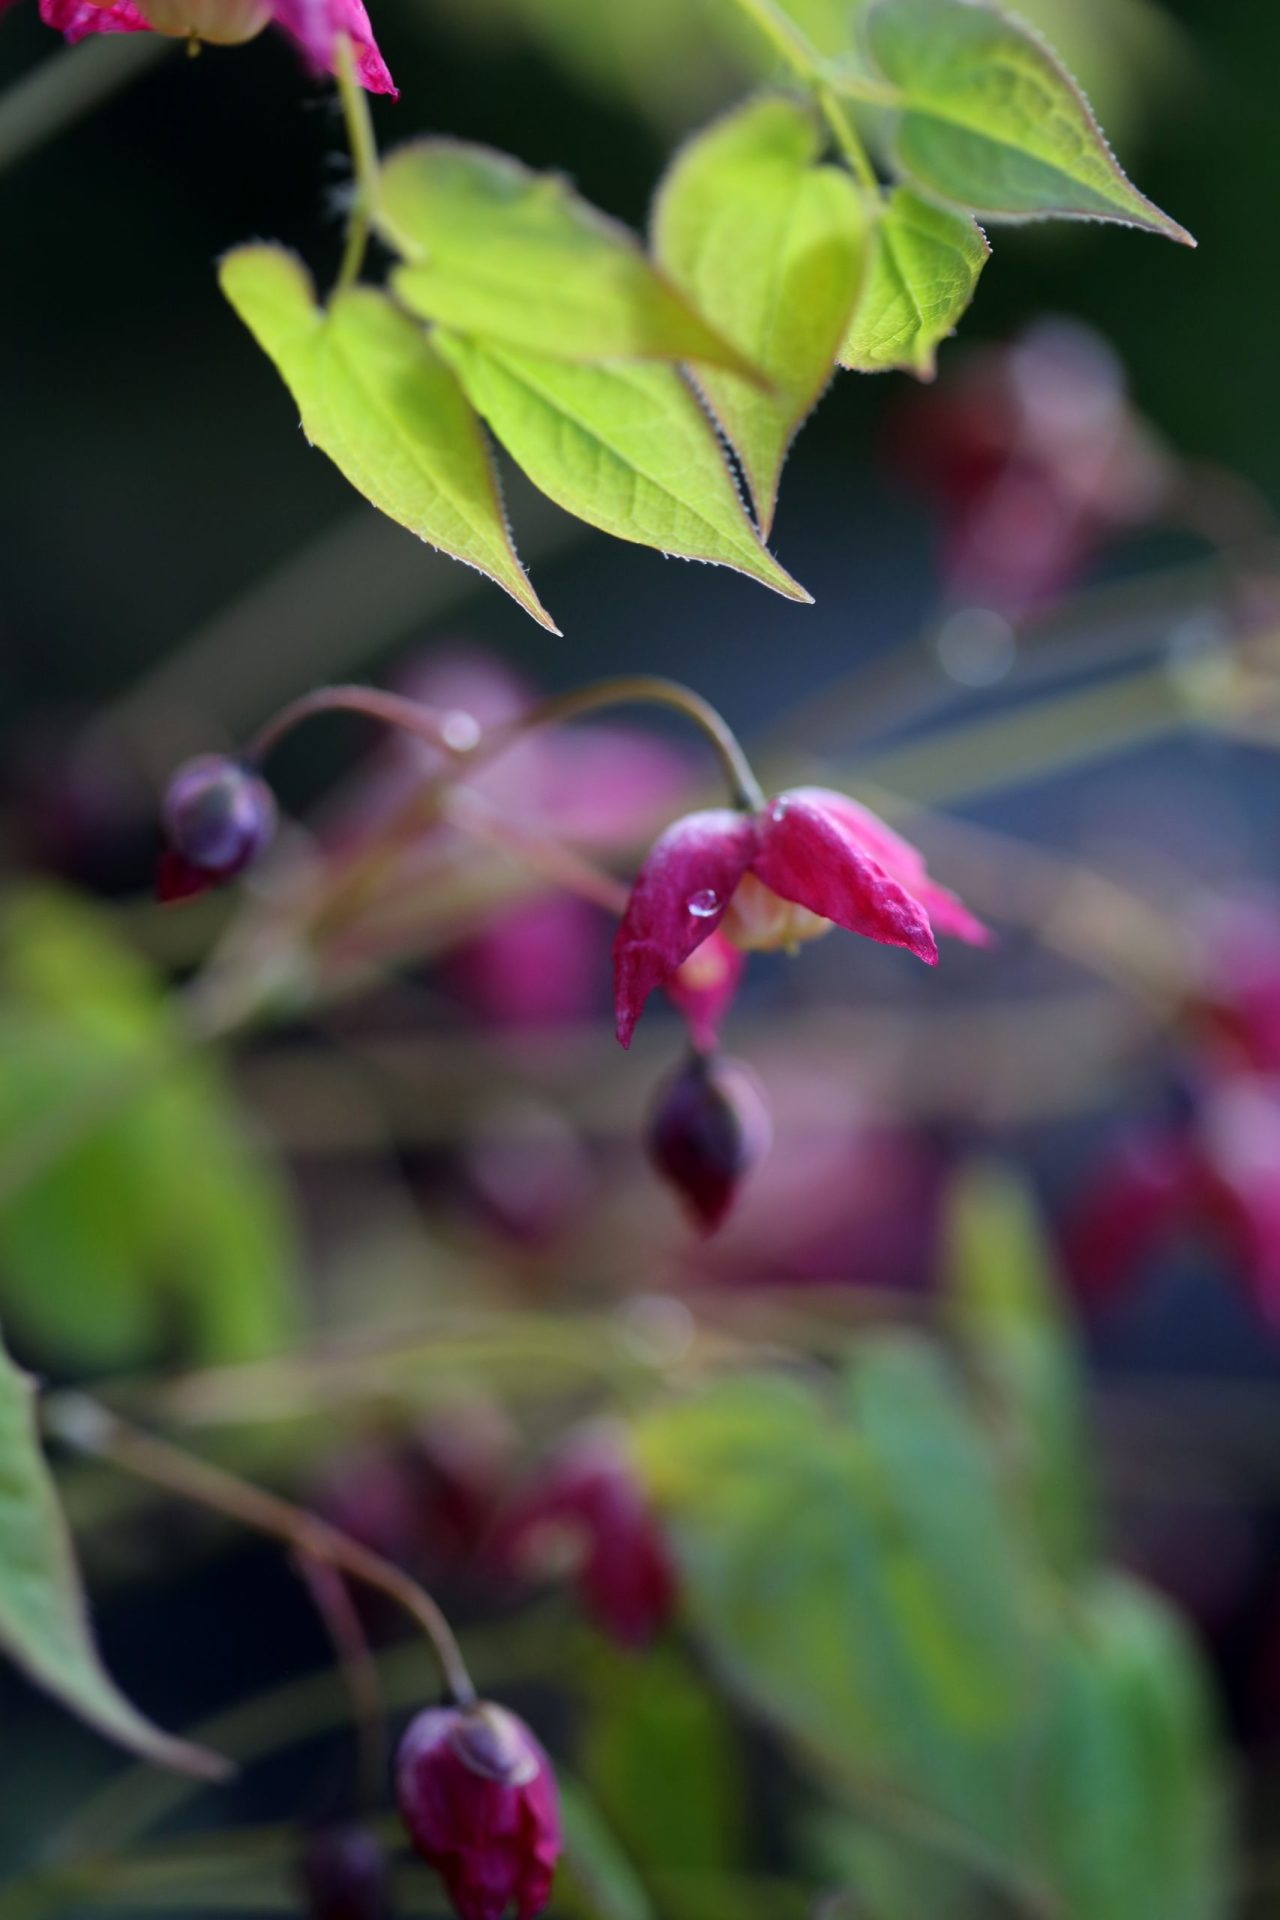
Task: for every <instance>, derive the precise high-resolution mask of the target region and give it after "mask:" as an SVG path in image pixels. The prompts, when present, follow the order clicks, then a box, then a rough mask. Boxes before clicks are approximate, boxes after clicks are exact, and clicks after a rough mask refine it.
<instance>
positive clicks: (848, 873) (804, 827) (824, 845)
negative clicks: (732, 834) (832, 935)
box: [751, 788, 938, 967]
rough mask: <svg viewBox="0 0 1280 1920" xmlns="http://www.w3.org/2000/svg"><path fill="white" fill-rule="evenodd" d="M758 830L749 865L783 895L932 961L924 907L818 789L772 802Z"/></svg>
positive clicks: (932, 963)
mask: <svg viewBox="0 0 1280 1920" xmlns="http://www.w3.org/2000/svg"><path fill="white" fill-rule="evenodd" d="M759 833H760V844H759V847H758V849H757V851H756V856H755V859H754V860H753V861H752V863H751V868H752V872H753V873H754V874H755V875H756V878H757V879H759V880H763V882H764V884H765V886H767V887H769V888H771V889H772V891H773V892H774V893H776V894H777V895H778V896H779V897H780V898H781V899H783V900H792V901H794V902H795V903H796V905H797V906H801V907H807V908H808V910H809V912H810V913H816V914H818V915H820V916H821V918H822V919H824V920H831V921H833V922H834V924H835V925H836V926H838V927H846V928H847V929H848V930H849V932H850V933H860V934H863V935H865V937H866V938H867V939H868V940H879V941H881V942H882V943H883V944H884V945H885V946H889V947H906V949H907V950H908V952H910V953H914V954H915V955H916V956H917V958H918V959H921V960H923V961H924V962H925V963H926V964H927V965H928V966H931V967H932V966H936V965H937V961H938V947H937V942H936V941H935V940H934V937H933V933H932V931H931V930H930V927H929V916H928V914H927V913H926V912H925V909H924V907H923V906H922V905H921V903H920V901H919V900H917V899H916V898H915V896H914V893H912V892H910V891H908V889H907V887H905V886H903V885H901V884H900V883H899V882H898V881H897V880H895V879H894V878H893V876H892V874H890V873H887V872H886V871H885V869H884V868H883V867H882V866H881V865H880V863H879V861H878V860H877V859H876V858H875V857H874V856H873V854H872V853H871V852H870V851H869V850H868V849H867V848H866V847H865V846H863V845H862V844H861V843H860V839H859V838H858V837H857V836H855V834H854V832H853V830H852V828H851V827H850V826H848V825H846V824H845V821H844V820H843V819H842V818H841V817H840V815H838V814H837V813H836V812H835V810H834V809H833V808H831V807H829V806H828V805H827V804H826V799H825V796H824V795H823V794H822V790H821V789H820V788H819V789H812V790H811V791H810V794H809V795H807V796H802V795H800V794H791V793H789V794H784V795H783V796H782V797H781V798H780V799H778V800H774V801H773V802H771V804H770V805H769V806H768V807H767V808H766V809H765V811H764V813H763V814H761V816H760V820H759Z"/></svg>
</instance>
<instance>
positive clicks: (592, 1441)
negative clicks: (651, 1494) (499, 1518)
mask: <svg viewBox="0 0 1280 1920" xmlns="http://www.w3.org/2000/svg"><path fill="white" fill-rule="evenodd" d="M502 1544H503V1547H504V1549H505V1557H506V1558H508V1559H509V1560H510V1561H511V1562H512V1564H513V1565H514V1567H515V1568H516V1569H517V1570H518V1571H519V1572H521V1573H524V1574H526V1575H527V1574H530V1573H545V1572H560V1571H565V1570H568V1571H571V1572H572V1573H573V1575H574V1576H575V1578H576V1581H577V1586H578V1591H579V1593H580V1595H581V1598H582V1603H583V1606H584V1607H585V1609H586V1611H587V1612H588V1613H589V1614H590V1615H591V1617H592V1619H593V1620H595V1622H596V1623H597V1625H598V1626H600V1627H601V1628H603V1630H604V1631H605V1632H606V1633H607V1634H609V1635H610V1636H611V1638H612V1639H614V1640H616V1641H618V1642H619V1644H620V1645H621V1646H624V1647H643V1646H646V1645H647V1644H648V1643H649V1641H651V1640H652V1639H653V1637H654V1635H655V1634H656V1633H658V1632H659V1631H660V1630H661V1629H662V1628H663V1627H664V1626H665V1625H666V1623H667V1621H668V1620H669V1619H670V1617H671V1614H672V1611H673V1609H674V1607H675V1603H676V1574H675V1568H674V1566H673V1564H672V1560H671V1555H670V1553H669V1552H668V1549H667V1543H666V1539H665V1537H664V1535H663V1532H662V1529H661V1527H660V1525H659V1523H658V1517H657V1515H656V1514H655V1512H654V1510H653V1508H652V1506H651V1505H650V1502H649V1498H648V1495H647V1493H646V1491H645V1489H644V1487H643V1486H642V1485H641V1482H640V1480H639V1478H638V1477H637V1475H636V1472H635V1469H634V1468H633V1467H632V1465H631V1462H630V1460H629V1459H628V1458H627V1455H626V1453H625V1451H624V1450H623V1448H622V1447H621V1446H619V1445H618V1444H617V1441H616V1440H615V1438H614V1436H613V1434H612V1432H611V1431H610V1430H609V1429H608V1428H607V1427H604V1426H593V1427H588V1428H583V1429H580V1430H579V1431H578V1432H577V1433H576V1434H574V1435H573V1436H572V1437H571V1438H570V1439H569V1440H568V1441H567V1442H566V1444H565V1445H564V1447H563V1448H562V1449H561V1450H560V1452H559V1453H558V1454H557V1455H556V1456H555V1457H554V1458H553V1459H551V1460H550V1461H548V1463H547V1465H546V1467H545V1468H544V1469H543V1471H542V1473H541V1474H540V1475H539V1476H538V1477H537V1478H536V1479H535V1480H534V1481H533V1482H532V1484H531V1485H530V1486H529V1487H528V1489H527V1490H526V1492H525V1493H524V1495H523V1497H522V1498H521V1499H520V1500H519V1501H518V1502H517V1504H516V1506H515V1507H514V1509H513V1510H512V1512H511V1514H510V1515H509V1516H508V1519H507V1523H506V1526H505V1528H504V1529H503V1530H502Z"/></svg>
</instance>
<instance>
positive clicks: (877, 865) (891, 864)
mask: <svg viewBox="0 0 1280 1920" xmlns="http://www.w3.org/2000/svg"><path fill="white" fill-rule="evenodd" d="M831 926H838V927H846V928H848V930H849V931H850V932H851V933H861V934H864V935H865V936H866V937H867V938H868V939H869V940H879V941H882V942H883V943H884V944H885V945H887V946H893V947H906V948H907V950H908V951H909V952H911V953H914V954H915V955H916V956H917V957H918V958H919V959H921V960H924V961H926V962H927V963H928V965H930V966H933V965H934V964H935V963H936V961H937V958H938V948H937V943H936V941H935V939H934V927H935V926H936V927H937V929H938V931H939V932H941V933H948V934H951V935H953V936H954V937H955V938H956V939H959V940H966V941H968V942H969V943H970V944H971V945H973V946H982V945H985V944H986V943H987V941H988V940H989V938H990V936H989V934H988V933H987V930H986V928H985V927H984V926H983V925H982V924H981V922H980V921H978V920H976V919H975V918H974V917H973V915H972V914H971V913H970V912H969V911H968V909H967V908H966V907H964V906H963V905H962V904H961V902H960V901H959V900H957V898H956V896H955V895H954V894H953V893H949V892H948V891H947V889H946V888H945V887H940V886H939V885H938V884H937V882H936V881H933V880H931V879H930V878H929V876H928V873H927V872H926V870H925V864H924V860H923V858H922V856H921V854H920V853H919V852H918V851H917V849H916V848H915V847H913V846H911V845H910V843H909V842H908V841H906V840H903V839H902V838H901V837H900V835H898V834H896V833H895V832H894V831H893V829H892V828H891V827H889V826H886V824H885V822H884V821H883V820H880V819H878V818H877V817H876V815H875V814H873V813H871V812H869V811H868V810H867V808H865V807H862V806H859V805H858V803H857V801H856V800H850V799H849V798H848V796H847V795H845V794H843V793H832V792H830V791H829V790H828V789H827V788H825V787H798V788H796V789H794V790H793V791H791V792H789V793H784V794H782V795H780V796H779V798H778V799H776V800H773V801H771V802H770V803H769V804H768V805H767V806H766V807H765V808H764V809H763V810H762V811H761V812H760V813H758V814H747V813H734V812H730V811H729V810H728V809H725V808H720V809H715V810H711V811H708V812H706V813H690V814H686V815H685V817H684V818H683V819H682V820H677V821H676V822H675V824H674V826H671V827H668V828H667V830H666V832H665V833H664V834H662V835H661V836H660V837H659V838H658V839H657V840H656V841H655V842H654V844H653V846H652V847H651V848H650V850H649V854H648V856H647V858H646V860H645V862H644V865H643V866H642V867H641V869H640V872H639V874H638V875H637V878H636V883H635V886H634V888H633V889H632V893H631V898H630V900H629V901H628V902H627V907H626V911H625V913H624V914H623V916H622V924H621V926H620V927H619V929H618V935H617V939H616V940H615V942H614V949H613V952H614V1001H615V1007H616V1012H617V1022H618V1038H619V1040H621V1042H622V1044H623V1046H624V1047H626V1046H630V1044H631V1036H632V1033H633V1032H634V1031H635V1024H636V1021H637V1020H638V1019H639V1017H640V1013H641V1010H642V1008H643V1006H644V1003H645V1001H646V1000H647V999H648V997H649V995H650V994H651V993H652V992H653V991H654V989H655V987H665V986H668V985H669V983H670V982H671V980H672V977H673V976H674V975H675V973H676V971H677V969H678V968H680V967H682V966H683V965H684V964H685V962H686V961H687V960H688V959H689V957H690V956H691V955H692V954H694V953H696V952H697V951H698V949H699V948H700V947H701V946H702V945H703V944H704V942H705V941H706V940H708V939H709V938H710V936H711V935H712V934H713V933H715V932H716V930H717V928H720V927H723V931H724V933H725V935H726V936H727V937H728V939H729V940H730V941H732V942H733V944H734V945H736V946H738V947H741V948H744V949H747V950H751V949H761V950H769V949H773V948H778V947H794V946H797V945H798V944H799V943H800V942H801V941H802V940H812V939H815V938H816V937H817V935H819V934H821V933H825V932H826V931H827V930H828V928H829V927H831Z"/></svg>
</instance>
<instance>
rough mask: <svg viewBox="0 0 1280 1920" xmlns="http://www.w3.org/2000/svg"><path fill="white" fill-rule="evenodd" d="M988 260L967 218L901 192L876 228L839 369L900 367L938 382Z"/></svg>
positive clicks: (975, 225)
mask: <svg viewBox="0 0 1280 1920" xmlns="http://www.w3.org/2000/svg"><path fill="white" fill-rule="evenodd" d="M990 254H991V249H990V247H989V246H988V245H987V242H986V237H985V235H984V234H983V231H982V229H981V227H980V226H979V225H978V223H977V221H976V220H974V219H972V218H971V217H970V216H969V215H968V214H966V213H951V212H948V211H947V210H946V209H945V208H943V207H935V206H933V205H932V204H931V203H930V202H929V201H928V200H922V199H920V197H919V195H918V194H914V193H912V192H911V191H910V189H909V188H907V187H897V188H895V190H894V192H893V193H892V194H891V195H890V196H889V199H888V202H887V203H886V205H885V207H884V210H883V212H882V213H881V216H880V218H879V220H878V221H877V222H876V225H875V231H874V237H873V239H872V243H871V259H870V264H869V266H868V269H867V277H866V282H865V285H864V286H863V289H862V295H861V298H860V299H859V301H858V304H857V307H856V308H855V309H854V315H853V320H852V322H851V324H850V327H849V332H848V335H847V337H846V339H845V342H844V345H843V346H842V347H841V349H840V364H841V366H845V367H850V368H852V369H853V370H854V371H855V372H858V373H884V372H887V371H888V370H889V369H890V368H891V367H902V368H904V369H905V370H906V371H907V372H908V373H914V374H916V375H917V376H918V377H919V378H920V379H922V380H932V378H933V375H934V371H935V364H936V360H937V348H938V343H939V341H941V340H945V339H946V338H947V336H948V335H949V334H951V333H953V332H954V331H955V325H956V322H957V320H959V318H960V316H961V314H962V313H963V312H964V310H965V308H966V307H967V306H968V304H969V302H970V300H971V299H972V298H973V290H974V288H975V286H976V285H977V283H978V275H979V274H980V273H981V272H982V269H983V268H984V267H985V266H986V264H987V260H988V258H989V257H990Z"/></svg>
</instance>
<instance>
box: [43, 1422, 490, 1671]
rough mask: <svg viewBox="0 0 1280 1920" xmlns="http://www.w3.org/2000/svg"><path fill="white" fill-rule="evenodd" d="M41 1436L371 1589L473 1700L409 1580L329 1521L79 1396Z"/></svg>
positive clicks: (425, 1601) (459, 1660)
mask: <svg viewBox="0 0 1280 1920" xmlns="http://www.w3.org/2000/svg"><path fill="white" fill-rule="evenodd" d="M43 1419H44V1424H45V1426H46V1428H47V1430H48V1431H49V1432H51V1433H53V1434H55V1435H56V1436H57V1438H58V1439H60V1440H63V1441H65V1442H66V1443H67V1445H69V1446H73V1447H75V1448H76V1449H77V1450H78V1451H79V1452H81V1453H87V1454H91V1455H92V1456H93V1457H94V1458H95V1459H98V1460H105V1461H107V1462H108V1463H109V1464H110V1465H111V1466H114V1467H120V1468H122V1469H123V1470H124V1471H125V1472H126V1473H134V1474H137V1475H138V1476H139V1478H140V1479H143V1480H150V1481H151V1482H152V1484H153V1485H155V1486H158V1487H165V1488H166V1489H167V1490H168V1491H169V1492H171V1493H176V1494H177V1495H179V1497H180V1498H182V1499H184V1500H191V1501H193V1502H195V1503H196V1504H197V1505H198V1506H203V1507H209V1508H210V1509H212V1511H213V1512H215V1513H221V1514H225V1515H226V1517H227V1518H228V1519H230V1520H236V1521H238V1522H239V1523H240V1524H241V1526H245V1527H251V1528H252V1529H253V1530H254V1531H255V1532H256V1533H266V1534H270V1535H272V1537H273V1538H275V1539H277V1540H283V1541H284V1542H285V1544H286V1545H287V1546H290V1547H292V1548H293V1550H294V1552H295V1553H297V1554H299V1555H300V1556H301V1557H302V1558H303V1559H305V1560H311V1561H314V1562H316V1563H318V1564H319V1565H321V1566H330V1567H337V1568H340V1569H341V1570H342V1571H343V1572H344V1573H346V1574H349V1575H350V1576H351V1578H352V1579H353V1580H359V1581H361V1582H363V1584H364V1585H365V1586H368V1587H376V1588H377V1589H378V1590H379V1592H381V1593H385V1594H386V1595H387V1596H388V1598H389V1599H391V1600H394V1601H396V1603H397V1604H398V1605H399V1606H401V1607H403V1608H404V1610H405V1612H406V1613H408V1614H410V1615H411V1616H412V1617H413V1619H414V1620H416V1621H417V1623H418V1625H419V1626H420V1627H421V1628H422V1631H423V1632H424V1633H425V1634H426V1636H427V1639H428V1640H429V1641H430V1642H431V1646H432V1649H433V1651H434V1653H435V1656H436V1659H437V1661H438V1662H439V1665H440V1671H441V1674H442V1676H443V1678H444V1682H445V1686H446V1688H447V1689H448V1691H449V1693H450V1694H451V1695H452V1697H453V1699H454V1700H455V1701H456V1702H457V1703H458V1705H460V1706H466V1705H468V1704H469V1703H470V1702H471V1701H473V1700H474V1699H475V1697H476V1690H475V1687H474V1686H473V1684H472V1681H471V1675H470V1674H469V1673H468V1672H467V1664H466V1661H465V1660H464V1659H463V1657H462V1649H461V1647H460V1646H459V1645H458V1642H457V1640H456V1639H455V1637H454V1633H453V1629H452V1627H451V1626H450V1625H449V1622H448V1621H447V1620H446V1619H445V1617H444V1614H443V1613H442V1612H441V1610H440V1608H439V1607H438V1606H437V1605H436V1603H435V1601H434V1600H433V1599H432V1598H431V1595H430V1594H429V1593H427V1591H426V1590H425V1588H423V1587H420V1586H419V1585H418V1583H417V1581H416V1580H411V1579H410V1578H409V1575H408V1574H407V1573H404V1572H402V1571H401V1569H400V1568H399V1567H397V1566H393V1564H392V1563H391V1561H390V1560H384V1559H383V1558H382V1557H381V1555H380V1554H376V1553H371V1552H370V1551H369V1549H368V1548H367V1547H362V1546H361V1545H360V1543H359V1541H358V1540H352V1539H351V1538H350V1537H349V1536H348V1535H347V1534H345V1533H341V1532H339V1530H338V1528H337V1527H331V1526H330V1525H329V1523H328V1521H327V1520H321V1519H320V1518H319V1516H318V1515H317V1514H314V1513H308V1512H307V1511H306V1510H305V1508H302V1507H295V1506H293V1505H291V1503H290V1502H289V1501H288V1500H283V1499H281V1498H280V1496H279V1495H278V1494H274V1493H268V1492H267V1491H266V1490H265V1489H264V1488H262V1487H255V1486H254V1485H252V1483H251V1482H249V1481H248V1480H241V1479H239V1478H238V1477H237V1476H236V1475H235V1474H233V1473H228V1472H227V1471H226V1470H225V1469H224V1468H222V1467H215V1466H214V1465H213V1464H212V1463H211V1462H210V1461H208V1460H201V1459H199V1458H198V1457H197V1456H196V1455H195V1454H191V1453H184V1452H183V1451H182V1449H181V1448H180V1447H175V1446H173V1445H171V1444H170V1442H169V1441H167V1440H160V1439H157V1438H156V1436H155V1435H154V1434H150V1433H146V1432H144V1431H143V1430H142V1428H141V1427H133V1426H130V1425H128V1424H127V1423H126V1422H125V1421H123V1420H120V1419H118V1418H117V1416H116V1415H115V1414H113V1413H109V1412H108V1411H107V1409H106V1408H105V1407H103V1406H101V1405H99V1403H98V1402H97V1401H96V1400H91V1399H89V1398H88V1396H87V1395H84V1394H80V1393H59V1394H55V1395H53V1396H51V1397H50V1398H49V1399H47V1400H46V1401H45V1402H44V1407H43Z"/></svg>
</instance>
